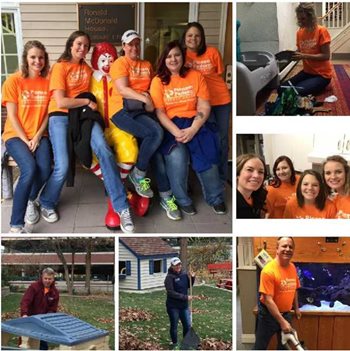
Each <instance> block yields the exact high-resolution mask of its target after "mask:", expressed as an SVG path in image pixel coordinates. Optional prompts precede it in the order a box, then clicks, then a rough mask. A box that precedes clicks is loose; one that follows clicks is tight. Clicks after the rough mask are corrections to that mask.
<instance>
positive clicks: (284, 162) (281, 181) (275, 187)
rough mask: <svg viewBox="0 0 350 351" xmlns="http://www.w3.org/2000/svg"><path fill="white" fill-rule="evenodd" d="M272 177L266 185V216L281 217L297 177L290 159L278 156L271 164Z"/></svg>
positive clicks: (295, 184) (293, 192) (295, 186)
mask: <svg viewBox="0 0 350 351" xmlns="http://www.w3.org/2000/svg"><path fill="white" fill-rule="evenodd" d="M273 175H274V179H273V180H272V183H271V184H270V185H269V186H268V187H267V197H266V205H267V212H268V218H283V212H284V208H285V207H286V203H287V200H288V199H289V198H290V196H291V195H292V194H295V191H296V188H297V183H298V179H299V177H298V176H297V175H296V174H295V170H294V165H293V162H292V160H291V159H290V158H289V157H287V156H280V157H278V158H277V160H276V161H275V163H274V165H273Z"/></svg>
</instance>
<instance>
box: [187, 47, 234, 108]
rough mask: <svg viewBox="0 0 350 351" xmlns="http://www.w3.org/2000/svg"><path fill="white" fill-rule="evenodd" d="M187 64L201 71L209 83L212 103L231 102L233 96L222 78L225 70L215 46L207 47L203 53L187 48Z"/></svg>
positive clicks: (214, 104)
mask: <svg viewBox="0 0 350 351" xmlns="http://www.w3.org/2000/svg"><path fill="white" fill-rule="evenodd" d="M186 66H187V67H190V68H193V69H195V70H197V71H199V72H201V73H202V74H203V76H204V78H205V80H206V82H207V84H208V89H209V95H210V104H211V105H212V106H216V105H225V104H228V103H229V102H231V96H230V93H229V91H228V89H227V86H226V83H225V81H224V80H223V78H222V76H221V75H222V73H223V72H224V71H225V68H224V63H223V61H222V58H221V55H220V52H219V51H218V50H217V49H216V48H214V47H207V50H206V51H205V53H204V54H203V55H200V56H197V54H196V53H195V52H194V51H190V50H186Z"/></svg>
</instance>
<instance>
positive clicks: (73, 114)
mask: <svg viewBox="0 0 350 351" xmlns="http://www.w3.org/2000/svg"><path fill="white" fill-rule="evenodd" d="M76 98H80V99H81V98H84V99H90V100H92V101H94V102H96V98H95V96H94V95H93V94H91V93H81V94H79V95H77V96H76ZM68 119H69V125H68V152H69V155H68V156H69V171H68V176H67V186H74V176H75V156H77V158H78V160H79V161H80V162H81V163H82V165H83V166H84V167H86V168H90V167H91V163H92V149H91V146H90V140H91V131H92V127H93V125H94V123H95V122H97V123H99V125H100V126H101V128H102V129H104V128H105V124H104V121H103V117H102V116H101V115H100V113H99V112H98V111H94V110H92V109H91V108H90V107H88V106H82V107H77V108H72V109H69V111H68Z"/></svg>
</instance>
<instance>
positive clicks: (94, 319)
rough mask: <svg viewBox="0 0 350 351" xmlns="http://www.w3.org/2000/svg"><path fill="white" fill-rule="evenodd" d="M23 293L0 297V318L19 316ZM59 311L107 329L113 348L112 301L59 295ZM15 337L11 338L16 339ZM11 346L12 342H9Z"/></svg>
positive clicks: (110, 345) (112, 347) (112, 348)
mask: <svg viewBox="0 0 350 351" xmlns="http://www.w3.org/2000/svg"><path fill="white" fill-rule="evenodd" d="M22 296H23V294H18V293H16V294H10V295H8V296H5V297H3V298H2V299H1V308H2V310H1V314H2V320H6V319H13V318H17V317H19V304H20V300H21V298H22ZM59 312H64V313H67V314H70V315H73V316H75V317H77V318H79V319H81V320H83V321H85V322H87V323H90V324H92V325H93V326H95V327H96V328H100V329H104V330H108V331H109V337H110V339H109V347H110V349H111V350H114V333H115V323H114V321H115V319H114V303H113V300H112V299H108V300H107V299H100V298H99V297H95V296H94V297H77V296H74V297H73V296H61V297H60V303H59ZM16 339H17V338H13V340H16ZM11 345H12V346H13V345H14V344H13V343H11Z"/></svg>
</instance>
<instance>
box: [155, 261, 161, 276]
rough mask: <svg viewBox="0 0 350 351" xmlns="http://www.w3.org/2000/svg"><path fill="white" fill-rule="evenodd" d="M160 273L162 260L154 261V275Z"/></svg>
mask: <svg viewBox="0 0 350 351" xmlns="http://www.w3.org/2000/svg"><path fill="white" fill-rule="evenodd" d="M161 272H162V260H156V261H154V273H161Z"/></svg>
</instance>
